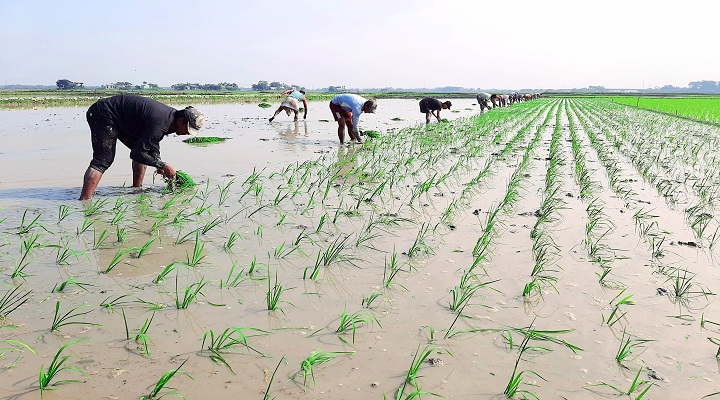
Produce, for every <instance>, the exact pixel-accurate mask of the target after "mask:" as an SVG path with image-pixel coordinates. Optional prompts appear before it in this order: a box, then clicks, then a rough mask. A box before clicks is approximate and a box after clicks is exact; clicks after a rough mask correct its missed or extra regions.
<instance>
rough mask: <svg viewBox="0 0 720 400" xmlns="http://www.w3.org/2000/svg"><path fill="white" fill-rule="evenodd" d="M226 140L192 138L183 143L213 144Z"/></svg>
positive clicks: (205, 137) (213, 137) (207, 137)
mask: <svg viewBox="0 0 720 400" xmlns="http://www.w3.org/2000/svg"><path fill="white" fill-rule="evenodd" d="M226 139H227V138H224V137H217V136H193V137H191V138H187V139H185V140H183V143H215V142H224V141H225V140H226Z"/></svg>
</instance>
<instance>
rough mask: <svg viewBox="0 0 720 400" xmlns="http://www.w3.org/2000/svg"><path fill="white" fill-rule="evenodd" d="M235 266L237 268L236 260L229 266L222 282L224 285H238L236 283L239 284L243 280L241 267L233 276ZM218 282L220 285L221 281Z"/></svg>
mask: <svg viewBox="0 0 720 400" xmlns="http://www.w3.org/2000/svg"><path fill="white" fill-rule="evenodd" d="M235 268H237V262H234V263H233V265H232V267H230V272H228V276H227V278H226V279H225V283H224V284H225V286H227V287H238V285H240V284H241V283H242V282H243V281H244V279H243V277H242V275H243V272H244V270H243V269H242V268H241V269H240V271H239V272H238V273H237V274H235V276H234V277H233V273H234V272H235ZM220 284H221V286H222V284H223V281H220Z"/></svg>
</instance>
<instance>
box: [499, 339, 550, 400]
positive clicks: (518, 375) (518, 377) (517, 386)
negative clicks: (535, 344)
mask: <svg viewBox="0 0 720 400" xmlns="http://www.w3.org/2000/svg"><path fill="white" fill-rule="evenodd" d="M529 342H530V335H526V336H525V338H524V339H523V341H522V343H520V350H519V351H518V357H517V359H516V360H515V366H514V367H513V371H512V374H511V375H510V380H509V381H508V383H507V385H506V386H505V391H503V393H504V394H505V395H506V396H508V397H509V398H514V397H515V396H516V395H520V396H523V397H524V398H527V397H528V396H530V397H532V398H534V399H538V397H537V395H535V394H534V393H533V392H531V391H529V390H527V389H522V388H521V385H526V386H535V387H537V386H538V385H536V384H533V383H528V382H525V381H523V376H524V375H525V374H528V375H534V376H536V377H538V378H540V379H542V380H545V378H543V377H542V376H540V374H538V373H537V372H535V371H533V370H523V371H518V366H519V364H520V360H521V359H522V355H523V353H525V351H527V350H528V349H529V347H528V343H529Z"/></svg>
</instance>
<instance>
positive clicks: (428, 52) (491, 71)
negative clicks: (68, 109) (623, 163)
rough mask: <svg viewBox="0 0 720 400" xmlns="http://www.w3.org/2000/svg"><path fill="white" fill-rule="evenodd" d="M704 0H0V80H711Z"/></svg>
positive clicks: (713, 6) (356, 84)
mask: <svg viewBox="0 0 720 400" xmlns="http://www.w3.org/2000/svg"><path fill="white" fill-rule="evenodd" d="M719 11H720V3H716V2H715V1H710V0H702V1H698V0H683V1H679V2H659V1H657V0H653V1H646V0H604V1H595V0H546V1H540V0H511V1H505V0H499V1H496V0H483V1H481V0H434V1H428V0H361V1H357V0H356V1H345V0H307V1H306V0H295V1H285V0H227V1H221V0H203V1H197V0H194V1H186V0H174V1H165V0H157V1H153V0H124V1H116V0H102V1H97V0H96V1H92V0H62V1H58V0H23V1H16V0H0V43H2V45H1V46H0V85H5V84H28V85H55V82H56V81H57V80H58V79H69V80H71V81H74V82H83V83H84V84H85V85H86V86H100V85H104V84H110V83H114V82H120V81H127V82H131V83H133V84H141V83H142V82H144V81H145V82H150V83H155V84H158V85H160V86H162V87H169V86H170V85H173V84H175V83H183V82H191V83H201V84H204V83H219V82H230V83H236V84H238V85H239V86H240V87H249V86H250V85H252V84H254V83H257V82H258V81H260V80H266V81H269V82H272V81H278V82H282V83H286V84H296V85H300V86H304V87H306V88H308V89H316V88H323V87H327V86H331V85H332V86H345V87H347V88H384V87H392V88H436V87H444V86H460V87H465V88H479V89H491V88H493V89H516V90H520V89H572V88H583V87H588V86H591V85H592V86H605V87H607V88H651V87H657V86H664V85H674V86H681V87H684V86H687V85H688V83H689V82H693V81H700V80H713V81H720V51H718V43H717V40H718V35H717V26H718V23H717V21H718V15H720V13H719Z"/></svg>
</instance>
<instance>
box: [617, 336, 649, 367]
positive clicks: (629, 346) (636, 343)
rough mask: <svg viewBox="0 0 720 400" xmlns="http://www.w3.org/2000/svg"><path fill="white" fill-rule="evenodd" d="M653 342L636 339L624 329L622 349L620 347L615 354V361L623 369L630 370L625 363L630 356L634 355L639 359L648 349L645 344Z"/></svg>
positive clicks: (621, 342)
mask: <svg viewBox="0 0 720 400" xmlns="http://www.w3.org/2000/svg"><path fill="white" fill-rule="evenodd" d="M652 341H653V340H650V339H634V338H633V335H631V334H629V333H627V331H626V330H624V329H623V333H622V338H621V339H620V347H618V351H617V353H615V361H617V363H618V364H620V365H621V366H622V367H623V368H628V367H626V366H625V365H624V364H623V363H624V362H625V361H626V360H629V357H630V356H633V355H634V356H635V357H637V356H639V355H640V354H642V352H643V351H645V349H646V346H644V344H645V343H649V342H652Z"/></svg>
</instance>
